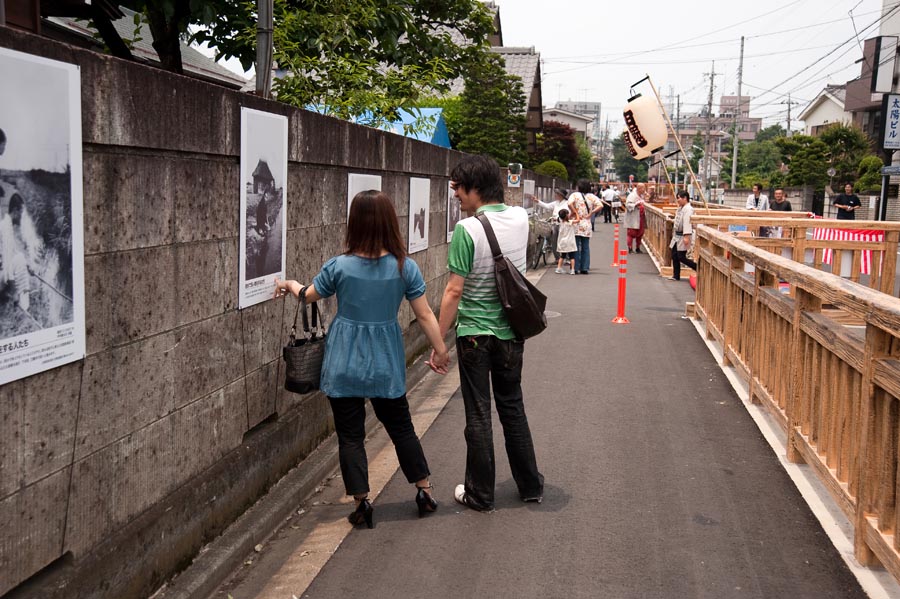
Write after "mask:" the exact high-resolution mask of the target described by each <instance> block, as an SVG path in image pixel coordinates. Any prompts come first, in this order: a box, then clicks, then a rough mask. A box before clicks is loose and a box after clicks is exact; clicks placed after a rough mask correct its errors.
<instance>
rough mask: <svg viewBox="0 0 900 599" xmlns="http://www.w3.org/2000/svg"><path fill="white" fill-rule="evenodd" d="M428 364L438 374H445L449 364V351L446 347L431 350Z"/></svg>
mask: <svg viewBox="0 0 900 599" xmlns="http://www.w3.org/2000/svg"><path fill="white" fill-rule="evenodd" d="M425 363H426V364H428V366H430V367H431V369H432V370H433V371H434V372H436V373H438V374H447V366H448V365H449V364H450V352H448V351H447V350H446V349H444V351H442V352H438V351H437V350H436V349H432V350H431V359H430V360H429V361H427V362H425Z"/></svg>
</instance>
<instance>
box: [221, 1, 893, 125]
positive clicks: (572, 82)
mask: <svg viewBox="0 0 900 599" xmlns="http://www.w3.org/2000/svg"><path fill="white" fill-rule="evenodd" d="M496 2H497V3H498V4H499V6H500V18H501V23H502V27H503V42H504V44H505V45H506V46H526V47H532V46H533V47H534V48H535V50H536V51H537V52H539V53H540V55H541V59H542V66H541V72H542V74H543V85H542V92H543V102H544V106H548V107H550V106H553V105H554V104H555V103H556V102H557V101H558V100H576V101H584V100H587V101H595V102H601V103H602V104H603V109H602V111H603V115H602V116H601V121H605V120H606V117H607V116H608V117H609V119H610V124H611V126H612V125H613V124H616V127H617V128H620V127H621V114H622V107H623V106H624V104H625V102H626V101H627V99H628V97H629V96H630V94H629V90H630V87H631V85H632V84H633V83H635V82H636V81H638V80H639V79H642V78H643V77H644V75H646V74H649V75H650V76H651V78H652V79H653V82H654V83H655V84H656V86H657V88H658V89H659V92H660V94H661V95H662V96H663V97H664V98H663V99H664V100H667V98H668V96H669V95H670V94H671V95H672V96H673V98H674V96H675V95H679V94H680V96H681V105H682V113H683V114H684V113H688V114H689V113H695V112H697V111H698V110H699V109H700V107H701V106H702V105H705V104H706V102H707V97H708V94H709V75H708V74H709V73H710V72H712V70H713V65H712V62H713V60H714V61H715V74H716V75H715V81H714V83H715V89H714V92H713V105H714V111H716V112H717V111H718V108H717V107H718V100H719V96H721V95H729V94H731V95H733V94H736V93H737V83H738V63H739V62H740V61H739V57H740V47H741V42H740V39H741V36H744V37H745V45H744V74H743V87H742V94H743V95H750V96H751V97H752V98H753V99H752V100H751V115H752V116H755V117H762V118H763V119H764V121H763V125H764V126H768V125H771V124H774V123H776V122H777V123H780V124H781V125H782V126H785V124H786V117H787V100H788V94H790V95H791V102H792V103H794V104H792V108H791V116H792V119H794V120H796V117H797V115H799V114H800V112H801V111H802V110H803V109H804V108H805V107H806V105H807V104H808V103H809V102H810V101H811V100H812V99H814V98H815V97H816V95H818V93H819V92H820V91H821V90H822V89H823V88H824V87H825V85H826V84H829V83H834V84H843V83H846V82H847V81H848V80H850V79H853V78H855V77H857V76H858V75H859V67H860V65H859V64H858V63H857V61H858V60H860V59H861V58H862V42H863V41H864V40H865V39H868V38H870V37H874V36H877V35H878V34H879V29H878V27H879V23H880V19H881V9H882V4H886V5H887V6H888V8H890V9H894V12H895V13H897V14H898V15H900V0H884V1H883V0H753V1H741V0H738V1H734V0H721V1H720V2H710V1H709V0H681V1H672V0H643V1H635V0H631V1H628V2H612V1H604V0H555V1H553V2H547V1H546V0H496ZM229 66H230V65H229ZM637 91H642V92H647V93H649V92H650V90H649V87H647V86H646V84H644V86H643V87H639V88H638V90H637ZM799 126H800V125H799V124H796V125H794V128H797V127H799Z"/></svg>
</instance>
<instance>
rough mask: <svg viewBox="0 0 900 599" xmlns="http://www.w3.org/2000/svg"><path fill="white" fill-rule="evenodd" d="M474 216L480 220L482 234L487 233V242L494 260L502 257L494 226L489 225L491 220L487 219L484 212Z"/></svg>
mask: <svg viewBox="0 0 900 599" xmlns="http://www.w3.org/2000/svg"><path fill="white" fill-rule="evenodd" d="M476 218H477V219H478V220H479V221H481V226H482V227H484V234H485V235H487V240H488V243H489V244H490V245H491V253H492V254H493V255H494V260H497V259H498V258H502V257H503V252H501V251H500V244H499V243H497V236H496V235H495V234H494V227H492V226H491V221H490V220H488V217H487V215H486V214H485V213H484V212H481V213H480V214H478V216H477V217H476Z"/></svg>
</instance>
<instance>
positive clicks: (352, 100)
mask: <svg viewBox="0 0 900 599" xmlns="http://www.w3.org/2000/svg"><path fill="white" fill-rule="evenodd" d="M124 5H125V6H127V7H129V8H132V9H134V10H137V11H139V12H142V13H143V14H144V15H145V17H146V19H147V21H148V23H149V25H150V30H151V32H152V33H153V47H154V49H155V50H156V51H157V54H158V55H159V58H160V62H161V64H162V66H163V68H164V69H167V70H170V71H174V72H179V73H180V72H182V66H181V51H180V45H179V41H180V40H181V39H182V38H185V37H188V31H189V28H197V26H199V28H197V30H196V31H195V33H194V34H193V35H192V36H191V39H192V40H194V41H198V42H206V43H207V44H209V45H210V46H211V47H212V48H214V49H215V51H216V58H217V59H218V58H230V57H236V58H238V59H239V60H240V61H241V64H242V65H243V66H244V68H245V69H248V68H249V67H250V66H252V65H253V63H254V61H255V58H256V27H257V18H256V3H255V2H253V1H248V0H125V2H124ZM273 17H274V24H275V26H274V32H273V40H274V53H273V55H274V59H275V62H276V63H277V65H278V66H279V68H280V69H282V70H283V72H285V73H287V75H286V76H285V77H283V78H279V79H278V80H276V82H275V83H274V85H273V88H274V91H275V92H276V93H277V95H278V99H279V100H281V101H284V102H287V103H289V104H293V105H295V106H309V105H316V106H319V107H321V108H322V109H323V110H325V111H326V112H328V113H329V114H333V115H335V116H338V117H341V118H351V117H360V116H367V117H369V118H370V119H371V124H373V125H378V124H382V123H384V122H388V121H393V120H396V117H397V112H398V110H399V109H401V108H411V107H413V106H415V105H416V100H417V99H418V98H420V97H422V96H425V95H442V94H444V93H446V92H447V91H448V90H449V89H450V83H451V82H452V81H453V80H454V79H456V78H457V77H460V76H462V75H463V74H464V73H465V72H466V71H467V70H468V69H470V68H471V67H472V65H474V64H476V63H478V62H480V61H481V60H482V59H483V58H484V56H485V54H486V52H487V37H488V35H490V34H491V33H492V32H493V29H494V25H493V16H492V14H491V13H490V11H489V10H488V9H487V7H486V6H485V5H484V4H483V3H481V2H479V1H478V0H446V1H443V2H407V1H405V0H355V1H354V2H345V1H343V0H274V10H273ZM107 44H108V45H109V42H107Z"/></svg>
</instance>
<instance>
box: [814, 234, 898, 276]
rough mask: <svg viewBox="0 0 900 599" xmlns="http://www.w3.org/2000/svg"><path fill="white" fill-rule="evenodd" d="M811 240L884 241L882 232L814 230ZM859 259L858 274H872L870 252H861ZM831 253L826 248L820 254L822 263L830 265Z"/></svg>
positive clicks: (829, 249)
mask: <svg viewBox="0 0 900 599" xmlns="http://www.w3.org/2000/svg"><path fill="white" fill-rule="evenodd" d="M813 239H816V240H824V241H873V242H879V243H880V242H882V241H884V231H873V230H870V229H814V230H813ZM861 254H862V255H861V257H860V267H859V271H860V273H862V274H864V275H870V274H872V250H863V251H862V252H861ZM832 259H833V252H832V250H831V248H826V249H825V251H824V252H822V261H823V262H824V263H825V264H831V262H832Z"/></svg>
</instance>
